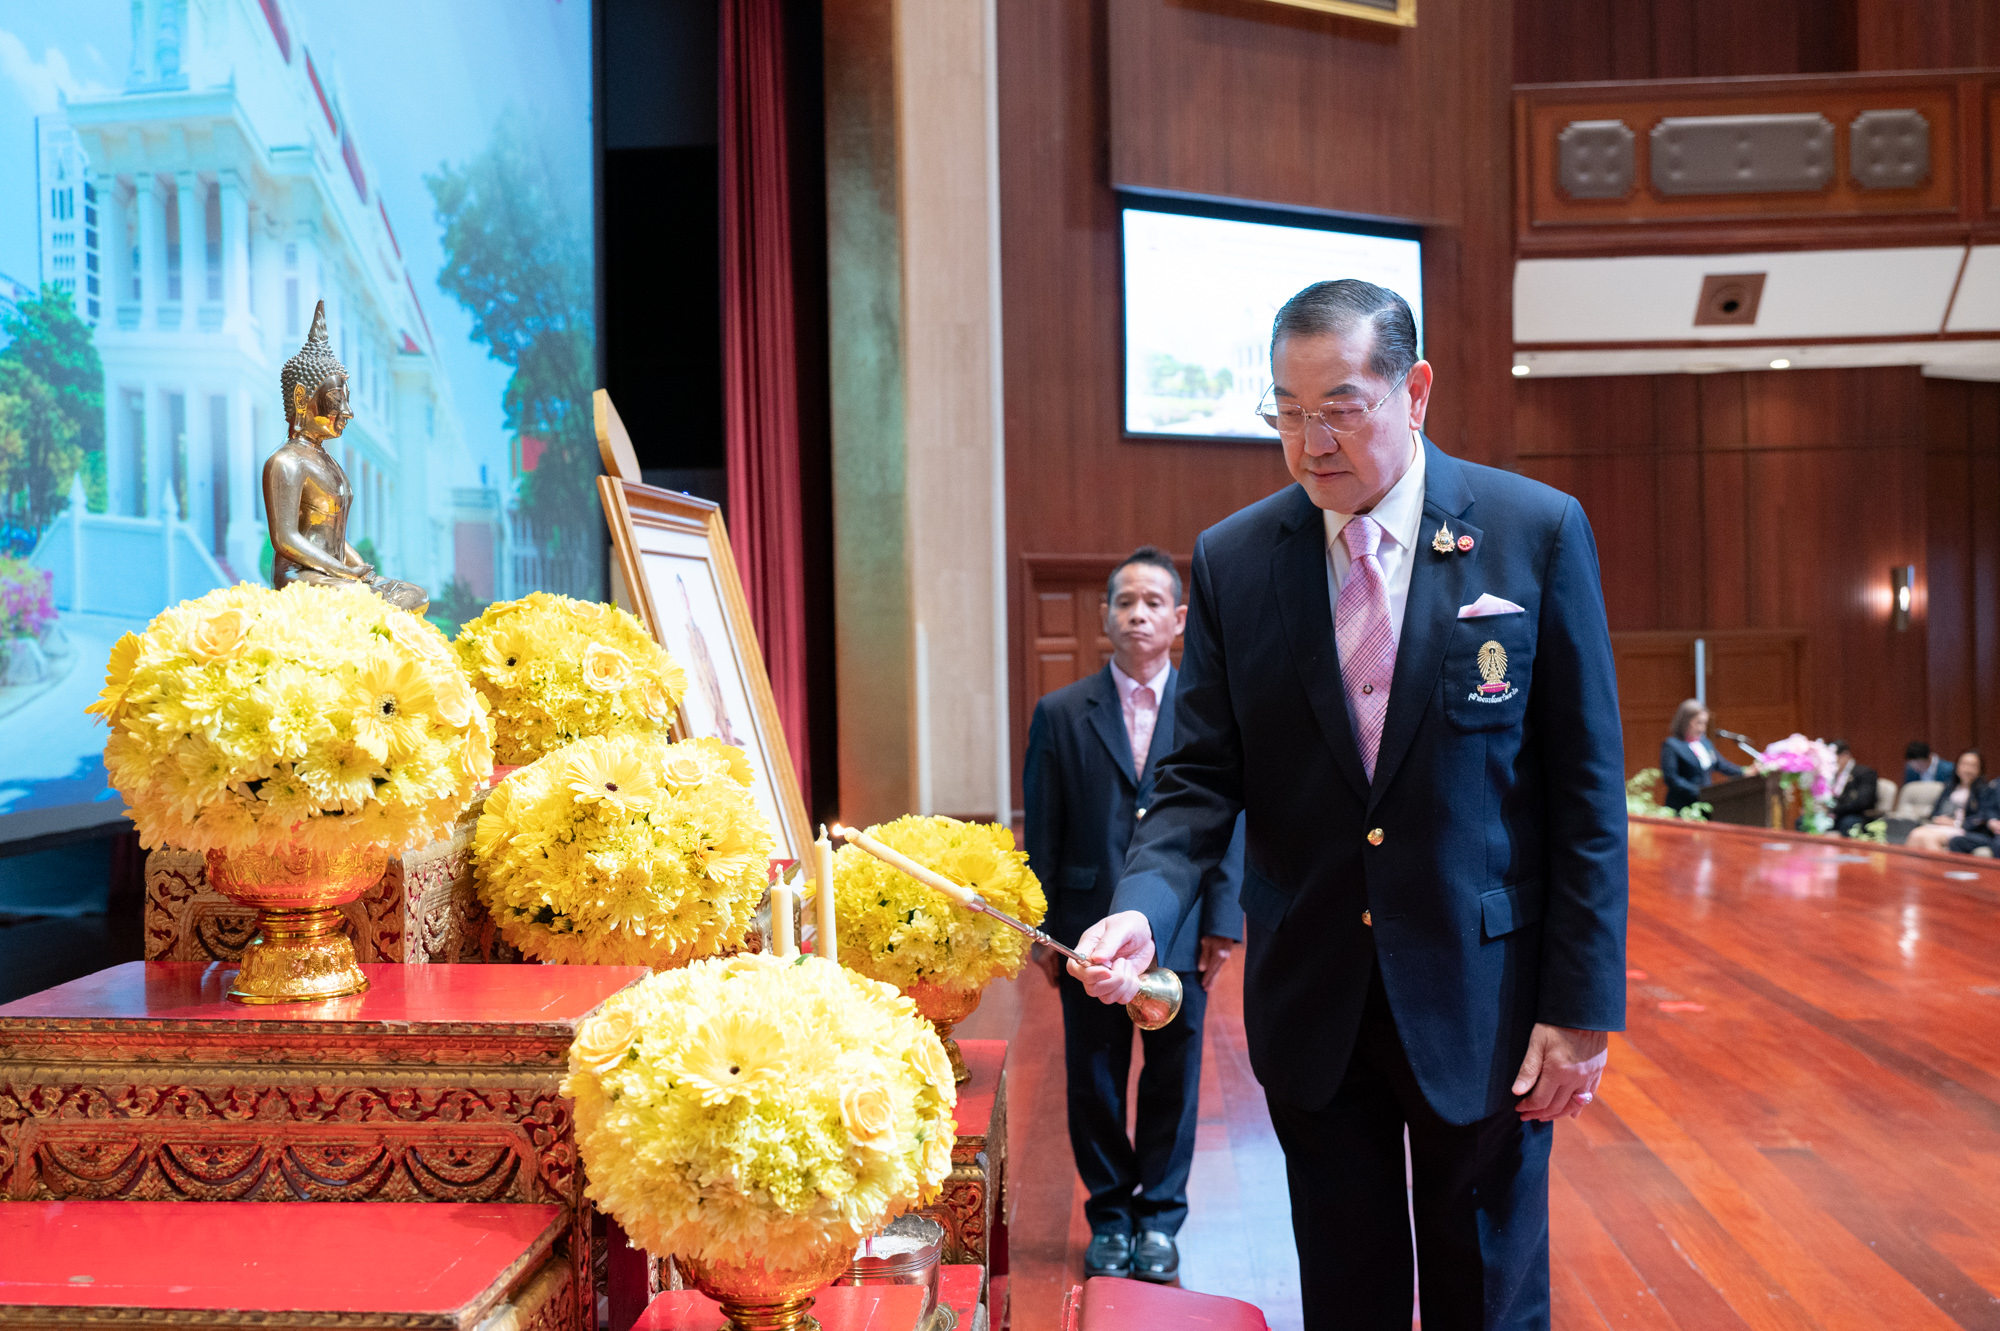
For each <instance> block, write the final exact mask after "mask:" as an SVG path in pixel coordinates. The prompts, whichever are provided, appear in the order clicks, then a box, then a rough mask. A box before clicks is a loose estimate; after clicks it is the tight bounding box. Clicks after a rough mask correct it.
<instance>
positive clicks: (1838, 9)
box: [1513, 0, 1977, 83]
mask: <svg viewBox="0 0 2000 1331" xmlns="http://www.w3.org/2000/svg"><path fill="white" fill-rule="evenodd" d="M1869 2H1870V0H1862V3H1869ZM1872 2H1873V3H1876V4H1879V5H1881V6H1883V7H1885V8H1886V7H1889V6H1894V5H1899V4H1903V3H1906V0H1872ZM1946 2H1947V3H1948V2H1949V0H1946ZM1972 2H1973V3H1976V2H1977V0H1972ZM1855 4H1856V0H1752V2H1751V3H1741V2H1740V0H1617V3H1612V4H1607V3H1605V0H1514V6H1513V9H1514V81H1515V82H1516V83H1588V82H1595V81H1597V80H1600V79H1688V78H1726V77H1731V76H1735V75H1768V74H1821V73H1837V72H1839V71H1842V70H1850V69H1854V68H1855V67H1856V66H1855V17H1854V14H1855ZM1968 63H1970V62H1968ZM1865 67H1866V68H1874V69H1889V68H1908V66H1890V65H1873V66H1865Z"/></svg>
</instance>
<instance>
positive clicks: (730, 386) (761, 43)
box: [721, 0, 813, 809]
mask: <svg viewBox="0 0 2000 1331" xmlns="http://www.w3.org/2000/svg"><path fill="white" fill-rule="evenodd" d="M721 37H722V340H723V351H722V357H723V359H722V374H723V412H724V422H725V425H724V429H725V432H726V436H727V444H728V458H727V462H728V468H729V537H730V544H731V545H732V546H733V547H734V550H735V554H736V563H737V567H738V568H739V570H740V571H741V573H742V575H743V591H744V595H745V596H746V597H747V598H748V600H749V602H750V618H751V619H752V621H753V622H754V623H755V624H756V626H757V637H758V640H759V642H761V643H762V645H763V648H764V661H765V664H766V666H767V667H768V668H769V670H770V674H771V689H772V692H774V693H775V694H776V695H777V699H778V717H779V720H780V721H781V722H782V723H783V724H784V727H785V737H786V739H787V741H788V742H789V744H790V746H791V754H792V766H793V767H794V768H795V769H796V770H797V772H798V775H799V785H800V787H801V789H802V792H803V793H804V795H805V802H806V808H808V809H811V808H812V807H813V797H812V775H811V770H810V764H809V760H808V755H809V750H808V747H807V736H808V734H809V733H810V732H809V731H808V729H807V724H808V720H809V718H808V716H807V704H806V589H805V535H804V512H803V500H802V496H801V494H800V459H799V381H798V345H797V312H796V309H795V303H794V293H793V288H792V224H791V185H790V165H791V163H790V156H789V149H788V147H787V143H786V131H785V119H786V106H785V86H786V78H785V25H784V14H783V4H782V0H722V22H721Z"/></svg>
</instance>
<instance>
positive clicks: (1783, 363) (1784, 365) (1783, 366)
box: [1771, 356, 1792, 370]
mask: <svg viewBox="0 0 2000 1331" xmlns="http://www.w3.org/2000/svg"><path fill="white" fill-rule="evenodd" d="M1771 368H1772V369H1774V370H1789V369H1791V368H1792V363H1791V362H1790V361H1788V360H1786V359H1785V358H1784V357H1783V356H1780V357H1778V359H1776V360H1774V361H1772V362H1771Z"/></svg>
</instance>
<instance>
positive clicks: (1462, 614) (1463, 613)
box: [1458, 592, 1528, 619]
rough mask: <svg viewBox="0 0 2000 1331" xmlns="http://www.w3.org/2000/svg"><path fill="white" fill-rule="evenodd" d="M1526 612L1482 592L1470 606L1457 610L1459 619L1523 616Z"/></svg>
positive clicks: (1463, 606)
mask: <svg viewBox="0 0 2000 1331" xmlns="http://www.w3.org/2000/svg"><path fill="white" fill-rule="evenodd" d="M1527 613H1528V612H1527V611H1526V610H1525V609H1523V608H1522V607H1520V606H1518V605H1515V604H1514V603H1513V602H1512V601H1503V600H1501V599H1500V598H1499V597H1497V596H1495V595H1493V594H1492V593H1491V592H1482V593H1481V594H1480V597H1479V599H1478V600H1476V601H1474V602H1473V603H1472V604H1471V605H1462V606H1460V607H1459V608H1458V617H1459V618H1460V619H1484V618H1486V617H1487V616H1488V615H1525V614H1527Z"/></svg>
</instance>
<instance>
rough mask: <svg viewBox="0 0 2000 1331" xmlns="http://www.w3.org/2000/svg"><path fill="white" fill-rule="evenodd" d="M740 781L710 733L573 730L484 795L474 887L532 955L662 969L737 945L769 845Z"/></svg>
mask: <svg viewBox="0 0 2000 1331" xmlns="http://www.w3.org/2000/svg"><path fill="white" fill-rule="evenodd" d="M751 781H752V772H751V768H750V763H749V760H748V759H747V758H745V757H744V755H743V751H742V750H740V749H735V748H731V747H730V746H728V745H726V744H723V743H722V742H721V741H719V740H713V739H696V740H687V741H684V742H682V743H678V744H676V743H671V742H669V741H668V740H667V739H666V737H665V736H655V735H634V734H618V735H600V736H594V737H592V738H589V739H581V740H578V741H577V742H576V743H574V744H571V745H569V746H568V747H566V748H562V749H558V750H556V751H555V752H554V753H551V754H549V755H548V756H547V757H545V758H540V759H537V760H536V761H535V762H534V763H532V764H530V765H529V766H527V767H523V768H522V769H520V770H519V771H517V772H514V773H512V774H511V775H509V776H508V777H507V779H506V780H504V781H502V782H501V783H500V784H499V785H498V786H496V787H494V790H493V793H492V794H490V795H488V796H487V797H486V807H485V809H484V811H483V812H482V813H481V814H480V816H479V823H478V826H477V828H476V830H475V831H474V832H473V838H472V855H473V868H474V872H475V874H476V875H477V878H478V884H479V894H480V898H481V899H482V900H483V901H484V902H485V903H486V908H487V910H488V911H489V912H491V913H492V916H493V919H494V922H495V923H496V924H497V925H498V926H499V928H500V933H501V936H502V937H504V938H505V939H506V940H507V941H508V942H509V943H511V944H513V945H514V946H515V947H517V948H519V949H520V950H521V951H522V952H524V953H526V954H527V955H528V956H531V957H536V958H539V959H541V960H543V961H556V962H566V963H570V964H589V965H617V964H622V965H643V966H652V967H653V968H655V969H665V968H667V967H672V966H680V965H684V964H686V963H687V962H688V961H689V960H691V959H693V958H695V957H702V956H713V955H715V954H716V953H718V952H721V951H724V950H727V949H730V948H735V947H740V946H742V944H743V942H744V938H745V934H746V932H747V930H748V929H749V926H750V923H751V921H752V919H754V918H755V915H756V910H757V903H758V901H759V900H760V899H761V898H762V896H763V893H764V885H765V882H766V880H767V878H768V875H769V867H770V857H771V850H772V847H773V846H774V845H776V838H775V837H774V836H773V835H772V832H771V826H770V823H769V821H768V820H767V819H766V817H765V816H764V814H763V813H762V812H761V811H760V810H759V809H758V808H757V801H756V797H755V795H754V793H753V792H752V790H751Z"/></svg>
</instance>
